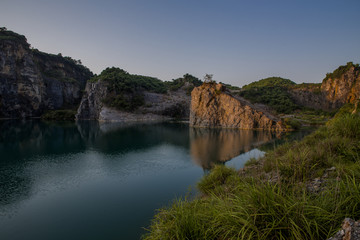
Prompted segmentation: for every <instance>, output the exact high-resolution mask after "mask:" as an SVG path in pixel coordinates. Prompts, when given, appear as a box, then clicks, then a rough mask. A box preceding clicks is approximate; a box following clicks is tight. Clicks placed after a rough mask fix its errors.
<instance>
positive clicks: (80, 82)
mask: <svg viewBox="0 0 360 240" xmlns="http://www.w3.org/2000/svg"><path fill="white" fill-rule="evenodd" d="M91 76H92V73H91V72H90V71H89V69H87V68H86V67H84V66H82V65H81V64H80V63H79V62H78V61H76V60H73V59H71V58H70V57H62V56H61V55H52V54H46V53H43V52H40V51H38V50H34V49H31V48H30V45H29V44H28V43H27V40H26V38H25V37H24V36H22V35H19V34H16V33H14V32H11V31H6V30H1V31H0V118H25V117H38V116H40V115H41V114H42V113H43V112H44V111H46V110H49V109H60V108H74V107H76V105H78V104H79V103H80V100H81V97H82V90H83V89H84V87H85V84H86V81H87V80H88V79H89V78H90V77H91Z"/></svg>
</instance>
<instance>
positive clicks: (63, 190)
mask: <svg viewBox="0 0 360 240" xmlns="http://www.w3.org/2000/svg"><path fill="white" fill-rule="evenodd" d="M274 139H277V138H276V137H275V136H274V133H271V132H266V131H249V130H247V131H244V130H231V129H225V130H221V129H213V130H211V129H193V128H191V129H189V127H188V125H187V124H180V123H176V124H175V123H161V124H160V123H158V124H121V123H105V124H104V123H100V124H99V123H98V122H92V121H85V122H78V123H76V124H75V123H65V122H64V123H55V122H42V121H35V120H33V121H0V239H15V240H16V239H56V238H54V237H53V236H58V239H85V238H86V239H100V238H101V237H102V236H105V235H106V236H107V237H106V239H119V237H120V238H122V239H138V238H139V236H140V234H141V232H142V230H141V229H142V227H144V226H147V225H148V224H149V221H150V219H151V217H152V216H153V214H154V209H157V208H160V207H162V206H163V205H165V204H167V203H168V202H169V201H170V200H171V199H174V198H175V197H179V196H184V195H185V194H186V192H187V191H188V187H189V186H191V185H192V186H193V185H194V184H195V183H196V182H197V181H198V180H199V179H200V178H201V177H202V176H203V174H204V171H203V169H204V170H206V171H207V169H210V168H211V167H212V166H213V165H214V164H215V163H224V162H226V161H228V160H230V159H232V158H234V157H236V156H238V157H236V158H234V159H232V160H231V161H228V164H232V163H234V160H236V159H239V158H241V159H240V160H241V164H243V162H245V161H247V159H249V157H250V156H249V155H252V154H255V153H254V151H258V150H256V149H255V150H252V151H250V150H251V149H253V148H254V147H258V146H260V145H261V146H267V145H269V144H264V143H270V142H272V141H273V140H274ZM269 146H270V145H269ZM244 152H247V153H246V154H242V153H244ZM259 152H260V151H259ZM194 163H195V164H194ZM199 166H200V167H201V168H200V167H199ZM241 166H242V165H238V166H237V167H241ZM144 199H146V204H144ZM105 213H106V214H105ZM54 216H56V218H54ZM29 219H31V221H29ZM59 219H62V220H61V221H59ZM31 224H32V225H31ZM89 224H90V225H91V226H97V227H96V228H94V227H91V226H90V227H89ZM30 225H31V226H30ZM74 226H76V229H75V228H74ZM109 226H110V229H109ZM44 229H47V231H44ZM71 229H72V230H71ZM14 234H15V235H16V236H17V237H14V236H15V235H14ZM38 234H40V236H38ZM64 234H65V235H64ZM84 234H86V236H85V235H84ZM108 235H109V236H108ZM9 236H11V237H9Z"/></svg>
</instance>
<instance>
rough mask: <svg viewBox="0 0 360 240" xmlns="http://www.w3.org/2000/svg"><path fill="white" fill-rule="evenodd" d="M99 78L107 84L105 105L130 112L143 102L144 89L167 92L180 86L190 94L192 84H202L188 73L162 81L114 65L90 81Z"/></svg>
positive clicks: (95, 80) (161, 92)
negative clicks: (171, 79) (131, 72)
mask: <svg viewBox="0 0 360 240" xmlns="http://www.w3.org/2000/svg"><path fill="white" fill-rule="evenodd" d="M99 80H101V81H104V82H106V83H107V85H108V87H107V89H108V92H109V93H108V94H107V96H106V97H105V98H104V99H102V101H103V102H104V103H105V105H107V106H109V107H114V108H116V109H118V110H122V111H127V112H132V111H134V110H136V109H137V108H138V107H140V106H143V105H144V104H145V100H144V94H143V92H144V91H148V92H154V93H160V94H167V93H168V91H177V90H178V89H180V88H181V87H186V89H185V90H186V93H187V94H188V95H190V93H191V91H192V89H193V88H194V86H199V85H201V84H202V81H201V80H199V79H198V78H196V77H194V76H192V75H190V74H185V75H184V76H183V77H182V78H178V79H175V80H173V81H167V82H163V81H161V80H159V79H157V78H154V77H148V76H141V75H135V74H130V73H128V72H126V71H124V70H123V69H120V68H116V67H112V68H106V69H105V70H104V71H102V72H101V74H100V75H98V76H95V77H93V78H92V79H91V80H90V81H91V82H97V81H99Z"/></svg>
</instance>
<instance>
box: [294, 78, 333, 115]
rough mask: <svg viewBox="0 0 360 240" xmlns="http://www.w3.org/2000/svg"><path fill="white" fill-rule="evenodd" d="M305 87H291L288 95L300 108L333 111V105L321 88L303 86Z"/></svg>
mask: <svg viewBox="0 0 360 240" xmlns="http://www.w3.org/2000/svg"><path fill="white" fill-rule="evenodd" d="M302 85H305V86H304V87H291V88H289V89H288V93H289V94H290V96H291V98H292V99H293V100H294V102H295V103H296V104H298V105H300V106H304V107H308V108H313V109H322V110H331V104H330V103H329V102H328V101H327V99H326V92H322V91H321V90H320V86H317V85H316V86H315V87H308V86H312V85H315V84H302Z"/></svg>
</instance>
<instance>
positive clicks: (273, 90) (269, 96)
mask: <svg viewBox="0 0 360 240" xmlns="http://www.w3.org/2000/svg"><path fill="white" fill-rule="evenodd" d="M239 95H240V96H241V97H244V98H246V99H248V100H250V101H251V102H252V103H262V104H265V105H268V106H270V107H271V108H272V109H274V110H275V111H276V112H278V113H285V114H289V113H292V112H294V111H295V110H297V109H301V106H299V105H297V104H295V102H294V100H293V99H292V98H291V96H290V94H289V93H288V91H287V89H286V88H284V87H281V86H273V87H271V86H264V87H256V88H246V89H245V90H243V91H241V92H240V93H239Z"/></svg>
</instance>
